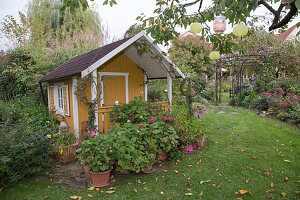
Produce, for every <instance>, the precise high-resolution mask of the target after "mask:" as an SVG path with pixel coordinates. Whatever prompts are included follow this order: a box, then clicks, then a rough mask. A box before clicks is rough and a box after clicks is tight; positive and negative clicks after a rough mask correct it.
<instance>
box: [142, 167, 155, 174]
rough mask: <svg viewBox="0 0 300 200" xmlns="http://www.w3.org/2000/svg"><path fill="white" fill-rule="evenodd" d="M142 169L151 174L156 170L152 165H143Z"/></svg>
mask: <svg viewBox="0 0 300 200" xmlns="http://www.w3.org/2000/svg"><path fill="white" fill-rule="evenodd" d="M141 171H142V172H143V173H145V174H151V173H152V172H154V169H153V167H152V166H149V167H143V168H142V170H141Z"/></svg>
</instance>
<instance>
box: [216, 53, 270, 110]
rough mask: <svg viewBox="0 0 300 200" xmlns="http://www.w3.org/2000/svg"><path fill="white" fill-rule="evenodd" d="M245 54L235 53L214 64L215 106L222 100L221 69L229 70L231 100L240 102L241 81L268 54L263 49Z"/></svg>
mask: <svg viewBox="0 0 300 200" xmlns="http://www.w3.org/2000/svg"><path fill="white" fill-rule="evenodd" d="M247 52H248V53H247V54H242V53H237V54H229V55H225V56H221V57H220V58H219V59H218V60H216V63H215V70H216V82H215V93H216V94H215V95H216V104H217V105H218V104H219V103H221V99H222V95H221V93H222V81H223V77H222V68H225V69H229V71H230V75H231V77H232V79H231V94H232V97H233V98H236V97H238V98H239V100H241V95H242V93H241V91H242V87H243V81H244V78H245V76H247V69H251V68H253V67H257V66H261V65H263V64H264V63H265V61H266V59H267V58H268V57H269V55H270V54H269V52H268V51H267V50H266V49H264V48H261V49H250V50H248V51H247Z"/></svg>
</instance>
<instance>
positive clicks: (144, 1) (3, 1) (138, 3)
mask: <svg viewBox="0 0 300 200" xmlns="http://www.w3.org/2000/svg"><path fill="white" fill-rule="evenodd" d="M95 2H97V3H95ZM206 2H207V1H206ZM102 3H103V0H95V1H94V2H92V3H90V5H91V7H93V9H94V10H96V11H98V12H99V15H100V17H101V19H102V21H103V24H104V25H105V26H106V27H108V30H109V33H110V36H111V37H113V36H115V37H117V38H121V37H122V36H123V35H124V33H125V31H126V30H127V29H128V28H129V27H130V26H131V25H132V24H134V23H136V21H135V19H136V17H137V16H138V15H140V14H141V13H145V14H146V15H147V16H151V15H152V12H153V10H154V9H155V0H117V3H118V5H115V6H113V7H110V6H103V5H102ZM26 4H27V0H0V22H1V21H2V19H3V17H5V16H6V15H12V16H14V17H16V18H17V19H18V11H23V12H24V13H26ZM208 4H209V3H208ZM265 13H266V9H265V8H261V9H258V11H256V12H255V14H257V15H265ZM298 20H299V18H298ZM295 23H296V21H294V22H293V23H292V24H291V25H294V24H295ZM209 25H210V26H211V24H209ZM0 26H1V25H0ZM185 31H187V30H184V29H182V30H180V32H181V33H184V32H185ZM230 31H231V28H230V27H229V26H227V29H226V32H225V33H229V32H230ZM0 40H1V41H0V50H1V49H7V47H5V45H4V43H5V42H6V41H4V39H3V38H0Z"/></svg>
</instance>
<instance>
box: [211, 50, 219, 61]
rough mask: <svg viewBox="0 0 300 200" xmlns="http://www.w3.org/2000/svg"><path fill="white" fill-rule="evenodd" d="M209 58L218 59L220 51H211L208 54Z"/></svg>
mask: <svg viewBox="0 0 300 200" xmlns="http://www.w3.org/2000/svg"><path fill="white" fill-rule="evenodd" d="M209 58H210V59H211V60H218V59H219V58H220V53H219V52H218V51H212V52H210V54H209Z"/></svg>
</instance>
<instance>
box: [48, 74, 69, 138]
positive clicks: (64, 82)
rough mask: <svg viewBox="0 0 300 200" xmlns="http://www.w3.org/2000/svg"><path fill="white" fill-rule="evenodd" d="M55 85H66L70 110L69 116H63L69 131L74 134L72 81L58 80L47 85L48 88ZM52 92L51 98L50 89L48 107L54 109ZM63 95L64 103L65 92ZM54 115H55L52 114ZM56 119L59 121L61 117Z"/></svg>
mask: <svg viewBox="0 0 300 200" xmlns="http://www.w3.org/2000/svg"><path fill="white" fill-rule="evenodd" d="M55 83H63V84H64V85H68V88H69V89H68V94H69V110H70V114H69V115H70V116H65V119H66V121H67V122H68V124H69V125H70V129H71V131H72V133H74V120H73V96H72V95H73V94H72V79H62V80H58V81H53V82H50V83H49V86H54V84H55ZM54 92H55V91H53V96H51V89H50V106H51V108H52V106H53V108H54ZM63 93H64V102H66V99H65V97H66V94H65V90H64V91H63ZM52 97H53V100H51V98H52ZM54 115H56V114H54ZM56 116H57V118H58V119H59V120H61V119H62V117H63V116H62V115H56Z"/></svg>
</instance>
